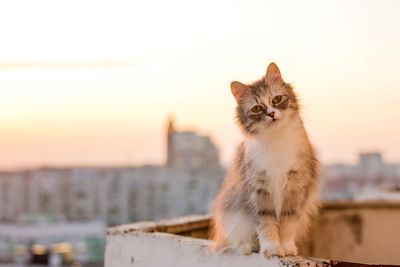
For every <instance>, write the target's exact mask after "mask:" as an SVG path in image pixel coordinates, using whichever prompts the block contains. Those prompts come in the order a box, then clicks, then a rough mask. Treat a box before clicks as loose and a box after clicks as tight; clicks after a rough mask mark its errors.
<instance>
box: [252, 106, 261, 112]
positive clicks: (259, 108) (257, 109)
mask: <svg viewBox="0 0 400 267" xmlns="http://www.w3.org/2000/svg"><path fill="white" fill-rule="evenodd" d="M263 109H264V108H263V106H261V105H255V106H254V107H252V108H251V111H253V112H254V113H260V112H261V111H263Z"/></svg>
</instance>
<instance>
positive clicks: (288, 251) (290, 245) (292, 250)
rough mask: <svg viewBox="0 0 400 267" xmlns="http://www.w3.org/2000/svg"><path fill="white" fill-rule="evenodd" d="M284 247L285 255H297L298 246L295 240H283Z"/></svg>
mask: <svg viewBox="0 0 400 267" xmlns="http://www.w3.org/2000/svg"><path fill="white" fill-rule="evenodd" d="M282 249H283V251H284V253H285V256H296V255H297V246H296V244H295V243H294V242H283V243H282Z"/></svg>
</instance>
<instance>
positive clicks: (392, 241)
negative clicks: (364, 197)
mask: <svg viewBox="0 0 400 267" xmlns="http://www.w3.org/2000/svg"><path fill="white" fill-rule="evenodd" d="M302 253H303V254H304V255H307V256H313V257H319V258H330V259H334V260H340V261H352V262H362V263H370V264H397V265H399V264H400V203H390V202H362V203H356V202H342V203H331V204H326V205H325V206H324V208H323V209H322V211H321V213H320V216H319V218H318V219H317V220H316V221H315V223H314V225H313V227H312V230H311V241H310V242H308V244H307V245H306V246H304V247H303V251H302Z"/></svg>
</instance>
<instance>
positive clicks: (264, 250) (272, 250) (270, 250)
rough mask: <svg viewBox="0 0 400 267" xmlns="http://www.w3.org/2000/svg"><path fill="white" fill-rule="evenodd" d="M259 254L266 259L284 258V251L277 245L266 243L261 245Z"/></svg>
mask: <svg viewBox="0 0 400 267" xmlns="http://www.w3.org/2000/svg"><path fill="white" fill-rule="evenodd" d="M260 254H261V255H262V256H264V257H266V258H271V257H273V256H277V257H283V256H285V254H284V251H283V249H282V247H281V246H280V244H279V243H276V242H268V243H265V244H263V245H261V248H260Z"/></svg>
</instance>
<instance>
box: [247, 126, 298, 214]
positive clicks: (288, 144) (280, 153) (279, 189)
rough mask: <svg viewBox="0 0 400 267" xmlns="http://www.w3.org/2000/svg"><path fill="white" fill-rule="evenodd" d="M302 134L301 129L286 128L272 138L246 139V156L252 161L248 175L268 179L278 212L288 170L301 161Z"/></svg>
mask: <svg viewBox="0 0 400 267" xmlns="http://www.w3.org/2000/svg"><path fill="white" fill-rule="evenodd" d="M301 136H302V135H301V134H299V133H298V132H297V131H294V132H287V131H284V132H282V133H281V134H280V135H279V136H273V137H271V138H269V139H267V138H257V139H250V140H246V141H245V157H246V161H247V162H248V163H249V164H248V166H249V170H248V172H247V174H248V175H249V177H247V179H249V180H256V179H267V180H268V182H267V183H265V184H264V186H266V187H268V188H265V189H266V190H268V192H270V193H271V197H272V199H273V202H274V206H275V210H276V212H277V214H279V213H280V211H281V209H282V204H283V195H284V190H285V188H286V187H287V185H288V179H287V178H288V172H289V171H290V170H292V169H294V168H296V165H297V161H298V151H299V146H300V143H301ZM260 175H264V176H265V177H260ZM254 182H256V181H254Z"/></svg>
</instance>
